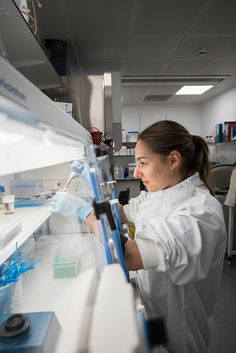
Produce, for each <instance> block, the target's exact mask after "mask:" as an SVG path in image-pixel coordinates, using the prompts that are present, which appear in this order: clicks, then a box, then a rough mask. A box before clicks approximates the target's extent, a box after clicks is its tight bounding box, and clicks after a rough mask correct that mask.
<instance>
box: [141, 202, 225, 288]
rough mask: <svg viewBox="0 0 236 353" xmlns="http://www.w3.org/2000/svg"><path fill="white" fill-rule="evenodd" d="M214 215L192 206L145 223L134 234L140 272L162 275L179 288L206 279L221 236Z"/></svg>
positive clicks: (219, 222)
mask: <svg viewBox="0 0 236 353" xmlns="http://www.w3.org/2000/svg"><path fill="white" fill-rule="evenodd" d="M218 211H219V213H218V212H217V214H215V213H214V212H212V209H210V208H208V207H206V206H202V205H201V204H199V205H198V204H194V205H189V206H182V207H180V208H178V209H176V210H175V211H174V212H172V213H171V214H170V216H169V217H168V218H167V219H158V218H156V219H152V220H145V221H144V222H143V224H142V229H139V230H138V232H137V234H136V242H137V245H138V248H139V251H140V254H141V257H142V261H143V264H144V269H148V268H154V269H155V270H156V271H158V272H166V273H167V274H168V275H169V277H170V278H171V279H172V281H173V282H174V283H175V284H179V285H180V284H181V285H182V284H186V283H190V282H194V281H197V280H199V279H203V278H206V276H207V274H208V271H209V268H210V265H211V263H212V258H213V255H214V252H215V249H216V245H217V243H218V241H219V237H220V236H221V235H222V236H225V228H224V223H223V221H222V219H223V215H222V210H221V211H220V209H219V210H218ZM146 239H149V241H148V242H147V241H146ZM222 241H224V240H222Z"/></svg>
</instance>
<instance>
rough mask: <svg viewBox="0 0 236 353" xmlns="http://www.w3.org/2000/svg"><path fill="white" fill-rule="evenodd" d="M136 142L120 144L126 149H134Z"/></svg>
mask: <svg viewBox="0 0 236 353" xmlns="http://www.w3.org/2000/svg"><path fill="white" fill-rule="evenodd" d="M136 143H137V142H122V146H126V147H128V148H134V147H135V146H136Z"/></svg>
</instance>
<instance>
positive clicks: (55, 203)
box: [51, 191, 93, 223]
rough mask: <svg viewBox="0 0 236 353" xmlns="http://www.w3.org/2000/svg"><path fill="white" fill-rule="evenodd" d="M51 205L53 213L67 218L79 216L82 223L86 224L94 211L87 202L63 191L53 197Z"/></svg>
mask: <svg viewBox="0 0 236 353" xmlns="http://www.w3.org/2000/svg"><path fill="white" fill-rule="evenodd" d="M51 204H52V210H51V212H52V213H57V214H62V215H64V216H67V217H70V216H73V215H77V216H78V217H79V220H80V221H81V222H82V223H85V221H86V218H87V216H88V215H89V213H90V212H91V211H92V210H93V208H92V207H91V206H90V204H89V203H88V202H87V201H86V200H84V199H82V198H81V197H78V196H74V195H71V194H68V193H67V192H63V191H58V192H57V193H56V194H55V195H54V196H53V198H52V200H51Z"/></svg>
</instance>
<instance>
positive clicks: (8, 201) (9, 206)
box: [2, 195, 15, 214]
mask: <svg viewBox="0 0 236 353" xmlns="http://www.w3.org/2000/svg"><path fill="white" fill-rule="evenodd" d="M2 203H3V205H4V213H5V214H12V213H14V212H15V195H4V196H3V198H2Z"/></svg>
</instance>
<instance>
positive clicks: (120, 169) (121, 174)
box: [119, 165, 125, 179]
mask: <svg viewBox="0 0 236 353" xmlns="http://www.w3.org/2000/svg"><path fill="white" fill-rule="evenodd" d="M119 175H120V179H124V177H125V173H124V168H123V167H122V165H121V166H120V168H119Z"/></svg>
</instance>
